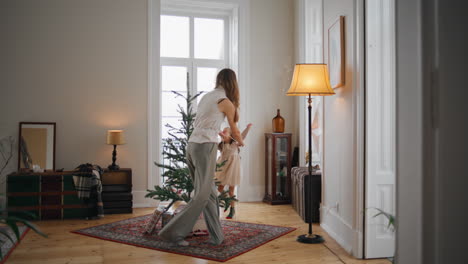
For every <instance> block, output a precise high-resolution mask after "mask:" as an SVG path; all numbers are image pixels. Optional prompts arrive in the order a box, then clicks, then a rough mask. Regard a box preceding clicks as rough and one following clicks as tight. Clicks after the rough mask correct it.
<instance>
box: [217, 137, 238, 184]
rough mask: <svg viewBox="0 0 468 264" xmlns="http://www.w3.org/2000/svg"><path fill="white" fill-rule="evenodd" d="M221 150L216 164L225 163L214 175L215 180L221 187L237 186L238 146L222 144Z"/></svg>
mask: <svg viewBox="0 0 468 264" xmlns="http://www.w3.org/2000/svg"><path fill="white" fill-rule="evenodd" d="M222 146H223V149H222V151H221V156H219V158H218V161H217V163H218V164H220V163H222V162H223V161H226V163H225V164H224V166H222V167H221V168H219V169H218V171H217V172H216V173H215V179H216V180H217V181H219V182H220V184H221V185H229V186H237V185H239V183H240V155H239V146H237V143H236V142H234V143H232V144H226V143H224V144H222Z"/></svg>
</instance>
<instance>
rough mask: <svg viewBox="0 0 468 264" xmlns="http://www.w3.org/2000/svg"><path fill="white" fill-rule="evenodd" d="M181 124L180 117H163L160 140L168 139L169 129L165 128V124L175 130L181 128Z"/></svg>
mask: <svg viewBox="0 0 468 264" xmlns="http://www.w3.org/2000/svg"><path fill="white" fill-rule="evenodd" d="M181 122H182V117H163V118H162V131H161V132H162V133H161V138H162V139H165V138H169V137H170V136H169V133H168V132H169V130H170V129H169V128H168V127H166V124H170V125H172V126H173V127H175V128H180V127H182V125H181ZM179 136H182V135H179Z"/></svg>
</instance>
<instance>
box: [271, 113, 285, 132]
mask: <svg viewBox="0 0 468 264" xmlns="http://www.w3.org/2000/svg"><path fill="white" fill-rule="evenodd" d="M272 123H273V133H283V132H284V118H283V117H282V116H281V115H280V110H279V109H278V110H277V113H276V116H275V117H274V118H273V120H272Z"/></svg>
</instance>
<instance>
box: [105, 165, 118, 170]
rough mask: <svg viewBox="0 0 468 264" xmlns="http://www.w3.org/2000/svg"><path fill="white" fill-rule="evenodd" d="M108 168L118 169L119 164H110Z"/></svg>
mask: <svg viewBox="0 0 468 264" xmlns="http://www.w3.org/2000/svg"><path fill="white" fill-rule="evenodd" d="M107 168H108V169H109V170H120V167H119V165H117V164H111V165H109V166H108V167H107Z"/></svg>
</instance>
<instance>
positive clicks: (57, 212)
mask: <svg viewBox="0 0 468 264" xmlns="http://www.w3.org/2000/svg"><path fill="white" fill-rule="evenodd" d="M61 218H62V209H42V210H41V220H48V219H61Z"/></svg>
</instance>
